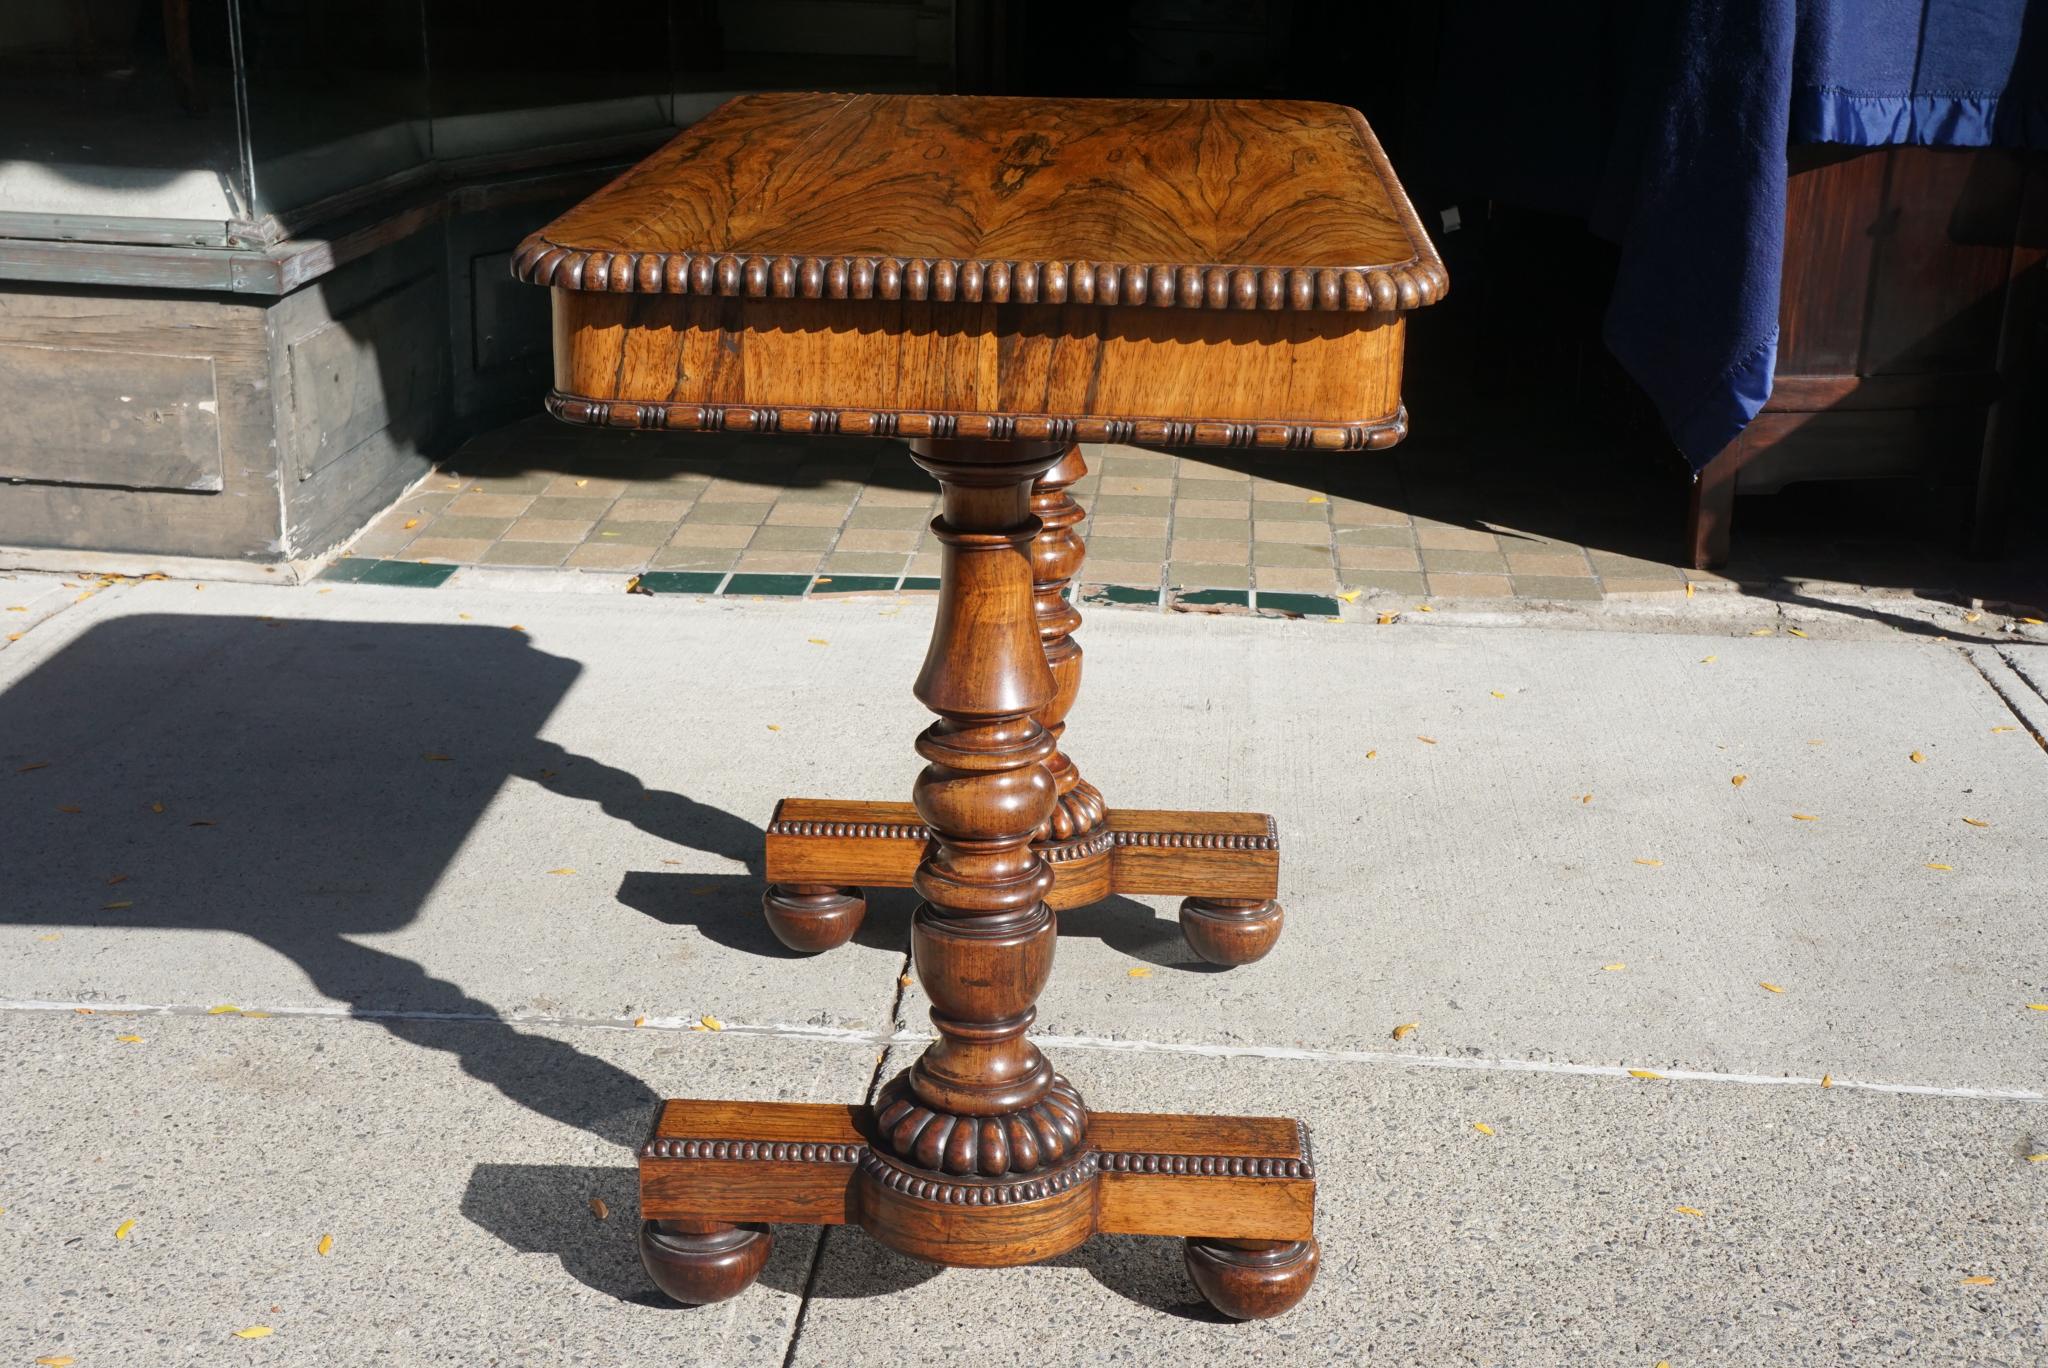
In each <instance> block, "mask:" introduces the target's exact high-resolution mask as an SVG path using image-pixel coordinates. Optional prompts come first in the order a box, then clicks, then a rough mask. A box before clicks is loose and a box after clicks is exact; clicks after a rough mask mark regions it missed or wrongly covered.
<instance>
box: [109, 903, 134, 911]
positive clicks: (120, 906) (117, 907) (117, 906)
mask: <svg viewBox="0 0 2048 1368" xmlns="http://www.w3.org/2000/svg"><path fill="white" fill-rule="evenodd" d="M133 906H135V904H134V903H132V902H128V901H122V902H110V903H101V904H100V911H102V912H120V911H122V910H124V909H126V908H130V907H133Z"/></svg>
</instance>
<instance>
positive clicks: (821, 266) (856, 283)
mask: <svg viewBox="0 0 2048 1368" xmlns="http://www.w3.org/2000/svg"><path fill="white" fill-rule="evenodd" d="M1411 212H1412V211H1411ZM512 276H513V279H515V280H520V281H523V282H525V283H526V284H528V285H546V286H550V287H552V288H554V289H558V290H586V291H590V292H592V293H609V294H672V295H710V296H714V297H719V298H734V297H740V298H749V299H879V300H910V301H912V302H930V303H934V304H954V303H959V304H1099V305H1103V306H1105V307H1111V306H1116V305H1125V306H1129V307H1138V306H1141V305H1148V306H1150V307H1152V308H1156V309H1172V308H1183V309H1236V310H1241V311H1243V310H1254V309H1257V310H1265V311H1274V310H1281V309H1287V310H1293V311H1295V312H1303V313H1305V312H1310V311H1316V312H1342V313H1394V312H1406V311H1408V310H1410V309H1420V308H1423V307H1424V306H1426V305H1430V304H1434V303H1436V302H1437V301H1438V300H1439V299H1442V298H1443V297H1444V295H1445V294H1446V293H1448V292H1449V288H1450V275H1449V273H1448V272H1446V271H1445V270H1444V268H1443V263H1442V262H1441V261H1439V260H1437V259H1436V257H1435V254H1434V252H1432V253H1431V255H1429V256H1427V257H1424V256H1421V255H1417V256H1415V257H1411V258H1410V259H1409V260H1408V261H1406V262H1404V263H1402V264H1401V265H1399V266H1289V267H1283V266H1223V265H1195V264H1192V263H1189V264H1175V263H1168V262H1161V263H1158V264H1144V263H1138V262H1133V263H1130V264H1124V263H1119V262H1109V261H1104V262H1093V261H993V260H979V259H975V260H961V259H958V258H949V257H937V258H931V257H895V256H840V257H814V256H767V255H759V254H748V253H739V252H608V251H601V250H598V249H594V248H580V247H565V246H563V245H561V244H560V243H557V242H552V241H550V240H548V239H547V238H545V237H542V236H541V235H540V234H539V233H535V234H533V235H531V236H530V237H528V238H526V239H525V241H523V242H521V243H520V244H519V247H518V250H517V251H515V252H513V254H512Z"/></svg>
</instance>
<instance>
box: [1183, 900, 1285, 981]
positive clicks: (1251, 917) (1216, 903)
mask: <svg viewBox="0 0 2048 1368" xmlns="http://www.w3.org/2000/svg"><path fill="white" fill-rule="evenodd" d="M1283 920H1285V914H1284V913H1283V912H1282V911H1281V908H1280V904H1279V903H1277V902H1275V901H1274V900H1273V899H1271V898H1266V899H1263V900H1261V899H1256V898H1185V899H1182V901H1181V905H1180V933H1181V935H1182V936H1183V937H1185V938H1186V940H1187V943H1188V945H1189V947H1190V948H1192V949H1193V950H1194V952H1195V953H1196V954H1198V955H1200V956H1201V957H1202V958H1203V959H1205V960H1207V961H1209V963H1211V964H1222V965H1238V964H1250V963H1251V962H1252V961H1253V960H1257V959H1263V958H1265V955H1266V952H1267V951H1268V950H1271V949H1272V948H1273V946H1274V945H1275V943H1277V942H1278V941H1279V939H1280V923H1281V922H1282V921H1283Z"/></svg>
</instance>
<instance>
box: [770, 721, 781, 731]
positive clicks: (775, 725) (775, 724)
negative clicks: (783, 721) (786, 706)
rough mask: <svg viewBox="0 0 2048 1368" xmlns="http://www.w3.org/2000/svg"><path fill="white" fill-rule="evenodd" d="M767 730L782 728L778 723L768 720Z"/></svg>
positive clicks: (779, 729)
mask: <svg viewBox="0 0 2048 1368" xmlns="http://www.w3.org/2000/svg"><path fill="white" fill-rule="evenodd" d="M768 730H769V731H781V730H782V727H781V726H780V725H779V724H778V723H774V722H770V723H769V724H768Z"/></svg>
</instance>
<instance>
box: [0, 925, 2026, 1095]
mask: <svg viewBox="0 0 2048 1368" xmlns="http://www.w3.org/2000/svg"><path fill="white" fill-rule="evenodd" d="M908 962H909V957H908V956H907V955H906V956H905V963H906V965H907V964H908ZM897 980H898V982H897V1005H898V1008H899V1009H900V1007H901V1003H902V996H903V994H902V989H903V984H902V975H901V974H900V973H899V974H898V976H897ZM81 1011H84V1012H90V1013H92V1014H95V1015H103V1016H120V1015H124V1014H125V1015H134V1016H184V1017H201V1016H210V1015H240V1016H271V1017H286V1018H290V1017H314V1018H319V1019H324V1020H341V1021H347V1020H362V1021H393V1020H396V1021H432V1022H452V1023H460V1022H466V1021H475V1022H491V1023H494V1024H498V1025H514V1026H555V1027H564V1028H574V1029H583V1030H613V1031H698V1032H701V1031H707V1030H709V1028H708V1027H706V1026H704V1025H703V1024H702V1023H701V1021H699V1020H697V1019H695V1018H688V1017H661V1018H655V1017H640V1018H637V1019H635V1020H632V1021H628V1020H626V1019H625V1018H623V1017H608V1018H596V1017H560V1016H543V1015H540V1014H537V1013H536V1014H520V1013H511V1014H505V1015H493V1014H490V1013H481V1012H479V1013H459V1012H410V1011H382V1010H373V1009H360V1008H352V1007H340V1006H334V1007H235V1008H232V1009H229V1010H228V1011H227V1012H222V1011H221V1010H220V1009H217V1008H208V1007H200V1006H195V1005H187V1004H147V1003H107V1002H54V1001H0V1013H58V1012H73V1013H76V1012H81ZM719 1029H720V1031H721V1032H722V1033H723V1034H726V1035H737V1036H767V1037H772V1038H776V1039H783V1040H815V1041H824V1042H828V1043H833V1044H841V1045H867V1046H873V1047H876V1048H879V1049H881V1050H884V1051H886V1050H888V1049H889V1048H890V1047H892V1046H896V1045H923V1044H926V1043H928V1042H929V1041H930V1040H931V1039H932V1036H930V1035H929V1034H926V1033H922V1032H917V1031H908V1030H903V1029H900V1028H899V1029H891V1030H888V1031H872V1030H860V1029H857V1028H854V1027H845V1026H815V1025H807V1024H804V1023H800V1022H761V1023H754V1024H746V1023H734V1022H727V1023H724V1024H722V1025H721V1026H720V1028H719ZM1032 1039H1033V1040H1035V1041H1036V1042H1037V1043H1038V1044H1039V1045H1040V1046H1041V1047H1043V1048H1045V1049H1048V1050H1096V1051H1103V1052H1106V1053H1120V1054H1166V1055H1182V1056H1193V1057H1196V1058H1207V1059H1270V1060H1289V1061H1301V1062H1307V1063H1324V1064H1361V1065H1370V1066H1374V1067H1393V1068H1403V1069H1457V1070H1466V1071H1469V1072H1475V1073H1516V1074H1546V1075H1557V1076H1564V1077H1576V1078H1611V1079H1630V1080H1634V1081H1637V1082H1648V1081H1658V1082H1666V1083H1721V1084H1736V1085H1740V1086H1745V1087H1764V1088H1819V1087H1829V1088H1834V1089H1836V1090H1839V1091H1844V1092H1876V1093H1889V1094H1894V1095H1899V1096H1907V1097H1947V1098H1965V1099H1971V1100H1977V1101H1989V1102H2048V1092H2039V1091H2036V1090H2034V1089H2031V1088H1973V1087H1965V1086H1960V1085H1945V1084H1938V1083H1892V1082H1885V1081H1881V1080H1874V1079H1854V1078H1835V1077H1832V1076H1829V1077H1826V1078H1815V1077H1813V1076H1811V1075H1806V1074H1789V1073H1788V1074H1756V1073H1732V1072H1728V1071H1724V1070H1715V1069H1686V1068H1660V1069H1650V1068H1647V1067H1646V1066H1644V1065H1640V1064H1574V1063H1570V1062H1558V1061H1554V1060H1540V1059H1506V1058H1489V1057H1486V1056H1480V1055H1425V1054H1403V1053H1397V1052H1395V1051H1392V1050H1338V1049H1327V1050H1325V1049H1310V1048H1307V1047H1305V1046H1290V1045H1223V1044H1214V1043H1206V1042H1200V1041H1162V1040H1120V1039H1114V1038H1111V1037H1106V1036H1065V1035H1045V1034H1037V1035H1034V1036H1032ZM882 1063H883V1061H881V1060H877V1061H876V1064H875V1072H874V1074H873V1075H872V1076H871V1078H870V1081H869V1091H868V1096H869V1097H871V1098H872V1097H873V1096H874V1089H875V1088H876V1087H877V1086H879V1084H880V1081H881V1071H882ZM1644 1074H1649V1075H1650V1077H1649V1078H1648V1079H1645V1078H1644V1077H1643V1075H1644Z"/></svg>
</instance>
